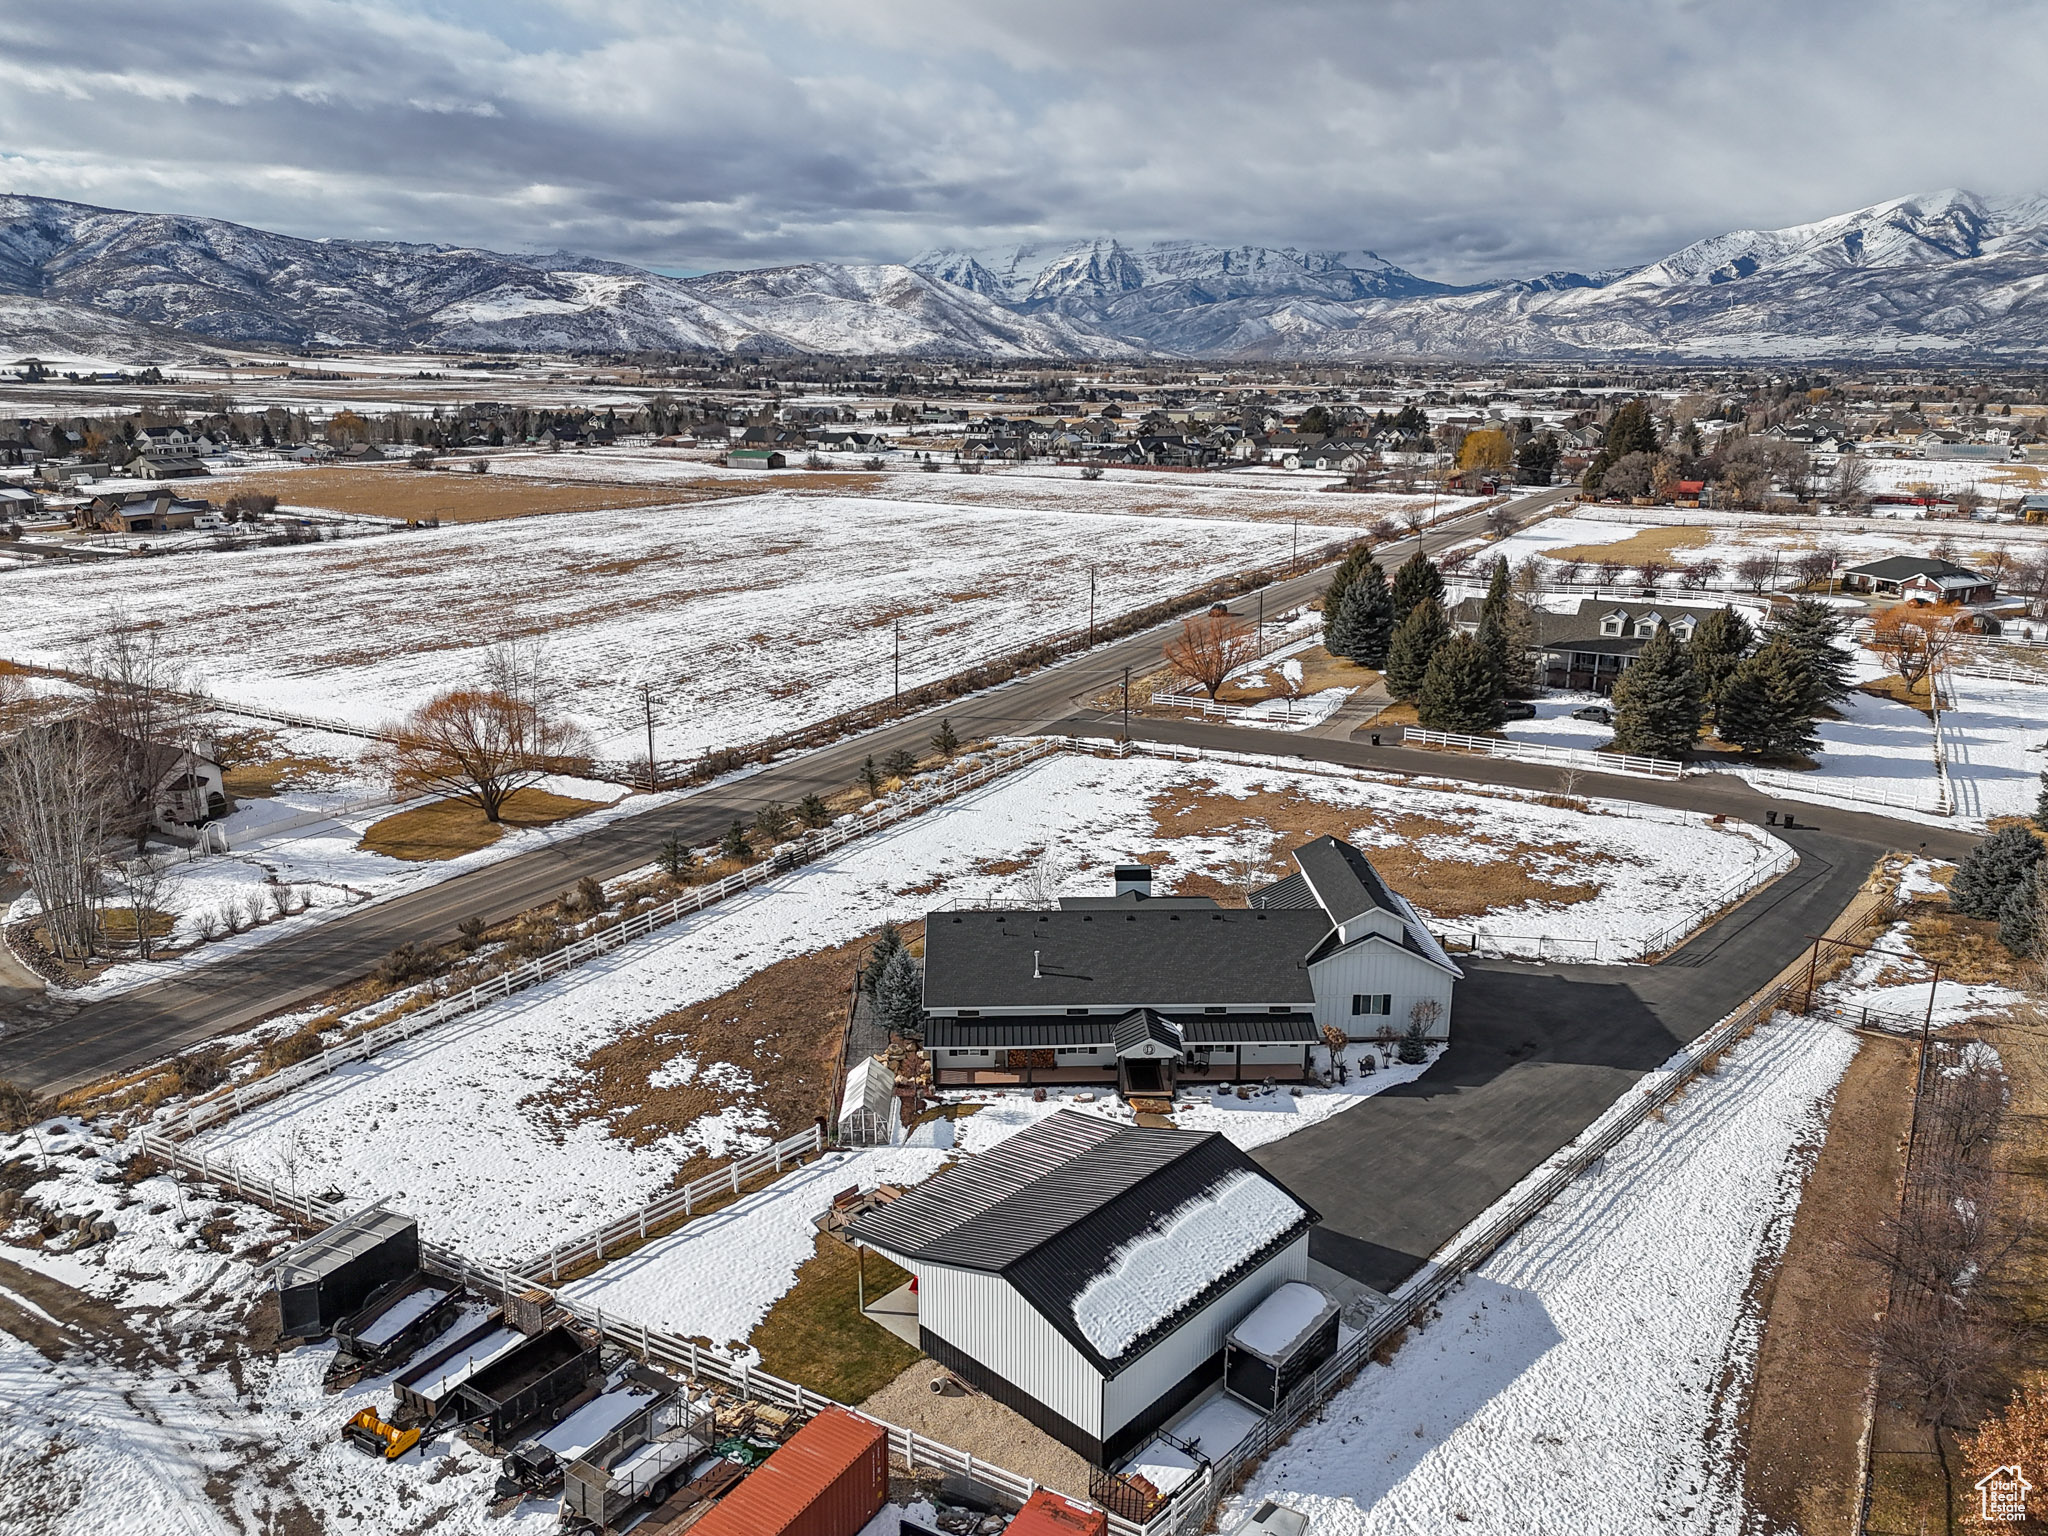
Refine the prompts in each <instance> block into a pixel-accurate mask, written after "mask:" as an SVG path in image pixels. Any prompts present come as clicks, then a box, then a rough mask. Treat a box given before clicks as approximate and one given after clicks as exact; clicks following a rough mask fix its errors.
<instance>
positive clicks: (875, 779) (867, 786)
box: [860, 752, 882, 796]
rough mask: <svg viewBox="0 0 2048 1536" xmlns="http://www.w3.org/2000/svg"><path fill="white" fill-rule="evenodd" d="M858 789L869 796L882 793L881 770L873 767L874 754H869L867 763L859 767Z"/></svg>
mask: <svg viewBox="0 0 2048 1536" xmlns="http://www.w3.org/2000/svg"><path fill="white" fill-rule="evenodd" d="M860 787H861V788H862V789H864V790H866V791H867V792H868V794H869V795H871V796H872V795H879V794H880V793H881V792H882V770H881V769H879V768H877V767H876V766H875V754H874V753H872V752H870V753H869V754H868V756H867V761H866V762H864V763H862V764H861V765H860Z"/></svg>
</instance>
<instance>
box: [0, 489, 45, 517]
mask: <svg viewBox="0 0 2048 1536" xmlns="http://www.w3.org/2000/svg"><path fill="white" fill-rule="evenodd" d="M41 510H42V500H41V498H40V497H38V496H37V495H36V493H35V492H34V491H30V490H24V489H23V488H22V487H21V486H18V485H0V522H13V521H16V520H18V519H21V518H24V517H34V516H36V515H37V513H39V512H40V511H41Z"/></svg>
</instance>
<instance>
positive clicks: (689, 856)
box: [657, 833, 697, 880]
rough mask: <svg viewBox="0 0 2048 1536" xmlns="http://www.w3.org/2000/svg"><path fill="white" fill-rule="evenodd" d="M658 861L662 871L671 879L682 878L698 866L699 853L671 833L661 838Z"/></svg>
mask: <svg viewBox="0 0 2048 1536" xmlns="http://www.w3.org/2000/svg"><path fill="white" fill-rule="evenodd" d="M657 862H658V863H659V864H660V865H661V869H662V873H664V874H665V875H667V876H668V877H669V878H670V879H671V880H680V879H682V878H683V877H684V876H685V875H687V874H689V873H690V872H691V871H692V870H694V869H695V868H696V867H697V855H696V854H694V853H692V852H690V846H689V844H687V843H685V842H684V841H683V840H682V839H681V838H680V837H677V836H675V835H674V834H673V833H671V834H670V835H669V836H667V837H665V838H663V839H662V840H661V853H660V855H659V857H658V859H657Z"/></svg>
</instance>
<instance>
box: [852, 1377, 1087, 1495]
mask: <svg viewBox="0 0 2048 1536" xmlns="http://www.w3.org/2000/svg"><path fill="white" fill-rule="evenodd" d="M944 1371H945V1367H944V1366H942V1365H940V1364H939V1363H938V1362H937V1361H935V1360H920V1361H918V1362H917V1364H915V1365H913V1366H912V1367H910V1369H909V1370H907V1371H905V1372H904V1373H903V1374H902V1375H901V1376H898V1377H897V1378H896V1379H895V1380H894V1381H892V1382H890V1383H889V1385H887V1386H886V1387H884V1388H882V1390H881V1391H879V1392H877V1393H876V1394H875V1395H874V1396H873V1397H871V1398H869V1399H868V1400H867V1401H866V1402H864V1403H862V1404H860V1407H861V1408H862V1409H864V1410H865V1411H867V1412H868V1413H872V1414H873V1415H874V1416H875V1417H876V1418H878V1419H887V1420H888V1421H889V1422H890V1423H891V1424H897V1425H901V1426H902V1427H903V1428H904V1429H911V1430H915V1431H917V1433H918V1434H920V1435H928V1436H930V1437H931V1438H932V1439H934V1440H939V1441H943V1442H944V1443H945V1444H947V1445H950V1446H952V1447H953V1448H954V1449H955V1450H961V1451H968V1452H971V1453H972V1454H973V1455H975V1456H977V1457H986V1458H987V1459H988V1460H990V1461H992V1462H994V1463H995V1464H996V1465H997V1466H999V1467H1006V1468H1008V1469H1009V1470H1010V1471H1012V1472H1016V1473H1020V1474H1022V1475H1023V1476H1025V1477H1031V1478H1036V1479H1037V1480H1038V1481H1039V1482H1040V1483H1041V1484H1043V1485H1044V1486H1045V1487H1047V1488H1051V1489H1053V1490H1055V1491H1056V1492H1059V1493H1064V1494H1067V1495H1069V1496H1071V1497H1073V1498H1077V1499H1086V1498H1087V1497H1088V1463H1087V1462H1086V1461H1085V1460H1083V1459H1082V1457H1081V1456H1080V1454H1079V1453H1078V1452H1075V1451H1072V1450H1069V1449H1068V1448H1067V1447H1066V1446H1064V1445H1062V1444H1060V1443H1059V1441H1057V1440H1055V1439H1053V1437H1052V1436H1051V1435H1048V1434H1047V1433H1046V1432H1045V1431H1044V1430H1042V1429H1040V1428H1039V1427H1038V1426H1037V1425H1035V1424H1033V1423H1031V1422H1030V1421H1029V1420H1027V1419H1026V1418H1025V1417H1024V1416H1023V1415H1022V1414H1020V1413H1018V1412H1017V1411H1016V1410H1015V1409H1012V1408H1005V1407H1004V1406H1003V1405H1002V1404H1001V1403H999V1402H997V1401H996V1400H995V1399H994V1398H992V1397H983V1396H981V1395H980V1394H979V1393H977V1392H974V1391H971V1390H970V1391H968V1392H967V1393H965V1394H963V1395H962V1396H959V1397H943V1396H941V1395H940V1394H939V1393H936V1392H934V1391H933V1390H932V1381H933V1379H934V1378H935V1377H937V1376H939V1375H941V1374H943V1373H944Z"/></svg>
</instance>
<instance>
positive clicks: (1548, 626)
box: [1450, 597, 1702, 693]
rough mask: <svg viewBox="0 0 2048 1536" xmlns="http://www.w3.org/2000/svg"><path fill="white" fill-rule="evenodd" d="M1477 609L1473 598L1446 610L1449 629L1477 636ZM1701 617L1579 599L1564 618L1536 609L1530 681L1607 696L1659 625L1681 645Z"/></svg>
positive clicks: (1670, 606) (1672, 608)
mask: <svg viewBox="0 0 2048 1536" xmlns="http://www.w3.org/2000/svg"><path fill="white" fill-rule="evenodd" d="M1480 606H1481V600H1480V599H1479V598H1476V597H1468V598H1466V599H1465V601H1463V602H1462V603H1459V604H1458V605H1457V607H1455V608H1453V609H1452V610H1451V613H1450V620H1451V624H1452V626H1453V627H1454V628H1456V629H1460V630H1462V631H1464V632H1465V633H1466V634H1475V633H1477V632H1478V629H1479V610H1480ZM1701 617H1702V610H1700V609H1698V608H1686V607H1683V606H1681V605H1678V604H1675V603H1634V602H1629V603H1625V602H1620V601H1616V600H1612V599H1608V598H1600V597H1588V598H1582V599H1580V601H1579V606H1578V607H1577V608H1576V609H1574V610H1573V611H1572V612H1570V613H1549V612H1546V611H1543V610H1541V609H1539V610H1538V611H1537V613H1536V615H1535V620H1536V622H1535V634H1534V637H1533V638H1534V641H1535V644H1534V645H1533V647H1532V649H1533V650H1534V651H1535V653H1536V678H1535V680H1536V681H1537V682H1539V683H1541V684H1542V685H1543V686H1544V687H1546V688H1573V689H1577V690H1579V691H1581V692H1588V693H1611V692H1612V691H1613V689H1614V684H1615V682H1616V680H1617V679H1618V678H1620V676H1621V674H1622V673H1623V672H1625V671H1627V670H1628V668H1629V667H1631V666H1632V665H1634V663H1635V659H1636V656H1637V654H1638V653H1639V652H1640V651H1641V650H1642V648H1643V647H1644V645H1646V644H1647V643H1648V642H1649V640H1650V638H1651V637H1652V636H1653V635H1655V634H1656V633H1657V626H1658V625H1659V624H1669V625H1670V626H1671V633H1672V636H1673V637H1674V638H1675V639H1677V640H1678V641H1679V642H1680V643H1681V644H1683V643H1684V642H1685V641H1687V640H1690V639H1691V638H1692V635H1693V630H1694V629H1695V628H1696V627H1698V624H1699V621H1700V619H1701Z"/></svg>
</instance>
